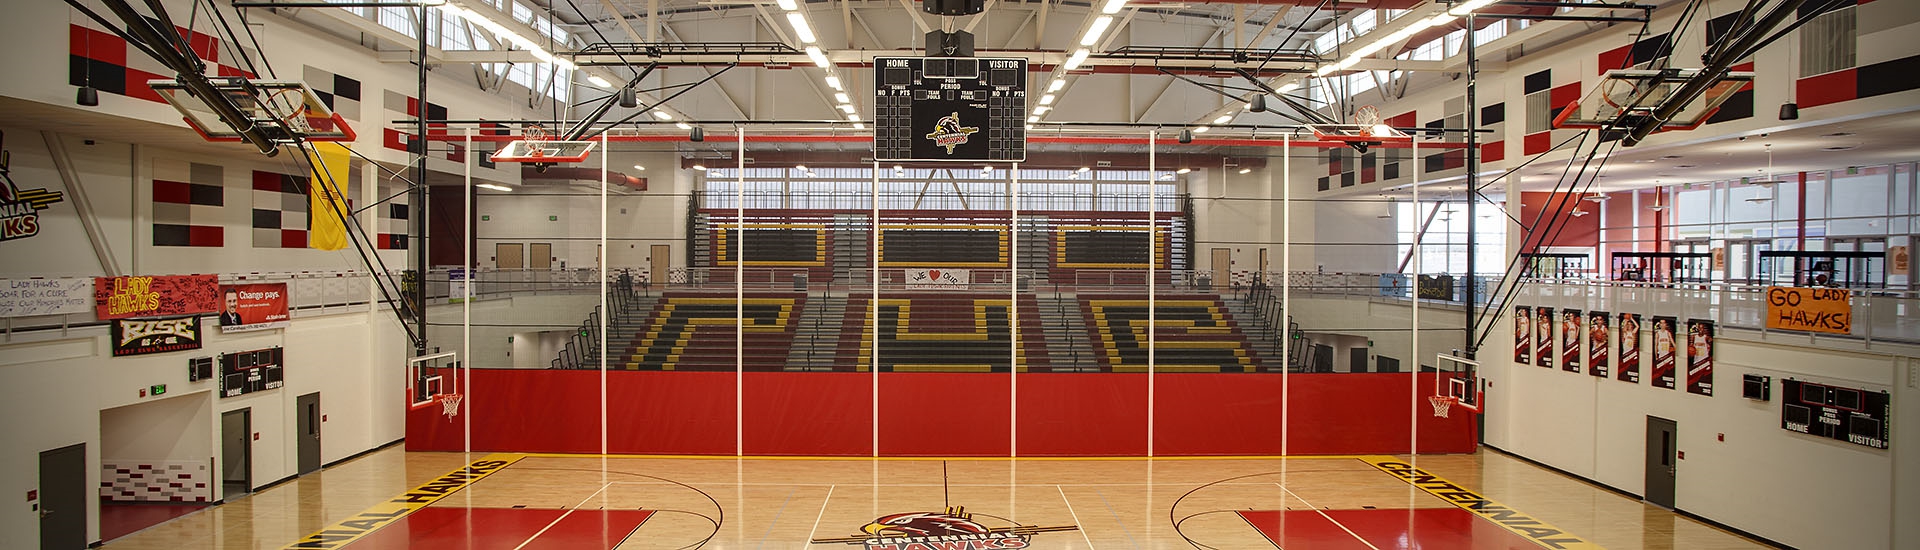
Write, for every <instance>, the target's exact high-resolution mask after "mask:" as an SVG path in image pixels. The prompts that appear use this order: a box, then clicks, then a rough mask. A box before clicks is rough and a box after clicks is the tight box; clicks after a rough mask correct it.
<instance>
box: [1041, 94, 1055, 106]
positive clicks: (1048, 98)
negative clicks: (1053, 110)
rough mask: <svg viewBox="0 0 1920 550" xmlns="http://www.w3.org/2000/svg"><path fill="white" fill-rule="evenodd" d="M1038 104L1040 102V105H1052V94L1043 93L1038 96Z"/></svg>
mask: <svg viewBox="0 0 1920 550" xmlns="http://www.w3.org/2000/svg"><path fill="white" fill-rule="evenodd" d="M1040 104H1041V105H1052V104H1053V94H1047V95H1043V96H1040Z"/></svg>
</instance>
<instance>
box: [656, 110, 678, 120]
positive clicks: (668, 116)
mask: <svg viewBox="0 0 1920 550" xmlns="http://www.w3.org/2000/svg"><path fill="white" fill-rule="evenodd" d="M653 117H654V118H657V119H660V120H673V113H669V112H666V111H654V112H653Z"/></svg>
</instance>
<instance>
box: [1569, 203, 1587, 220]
mask: <svg viewBox="0 0 1920 550" xmlns="http://www.w3.org/2000/svg"><path fill="white" fill-rule="evenodd" d="M1591 213H1592V212H1588V211H1587V209H1586V208H1583V207H1579V206H1575V207H1573V211H1572V212H1568V214H1572V215H1573V217H1575V218H1578V217H1581V216H1585V215H1587V214H1591Z"/></svg>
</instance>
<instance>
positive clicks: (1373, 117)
mask: <svg viewBox="0 0 1920 550" xmlns="http://www.w3.org/2000/svg"><path fill="white" fill-rule="evenodd" d="M1353 123H1354V125H1356V126H1359V127H1360V128H1361V130H1360V132H1361V133H1362V134H1363V135H1366V136H1369V137H1371V136H1372V135H1374V134H1375V133H1377V132H1375V131H1374V129H1373V127H1374V126H1377V125H1379V124H1380V110H1379V109H1376V108H1374V106H1372V105H1364V106H1361V107H1360V108H1359V109H1356V110H1354V111H1353Z"/></svg>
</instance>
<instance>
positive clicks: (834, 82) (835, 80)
mask: <svg viewBox="0 0 1920 550" xmlns="http://www.w3.org/2000/svg"><path fill="white" fill-rule="evenodd" d="M827 86H828V87H830V88H833V89H835V90H842V91H844V90H845V89H844V88H841V87H840V77H837V76H833V75H827Z"/></svg>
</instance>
